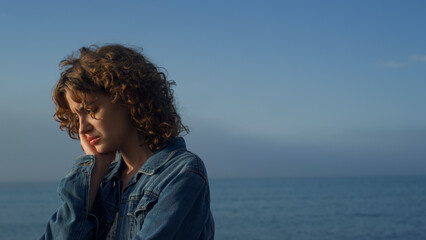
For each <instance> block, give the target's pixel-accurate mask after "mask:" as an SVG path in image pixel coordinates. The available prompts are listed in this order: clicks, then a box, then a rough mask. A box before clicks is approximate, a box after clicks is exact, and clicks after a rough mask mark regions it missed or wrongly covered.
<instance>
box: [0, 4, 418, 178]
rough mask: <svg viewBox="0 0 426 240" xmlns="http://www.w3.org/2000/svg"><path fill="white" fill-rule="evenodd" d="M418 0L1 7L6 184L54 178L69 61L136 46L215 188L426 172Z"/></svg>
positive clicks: (68, 147) (62, 164) (66, 161)
mask: <svg viewBox="0 0 426 240" xmlns="http://www.w3.org/2000/svg"><path fill="white" fill-rule="evenodd" d="M424 9H426V3H425V2H423V1H405V2H402V1H214V2H213V1H212V2H201V1H156V2H154V1H127V2H126V3H118V2H114V1H103V2H102V3H101V2H94V1H90V2H87V1H68V2H65V3H60V2H58V1H51V2H48V1H14V2H10V1H3V0H0V32H1V38H0V46H1V52H2V54H1V55H0V64H1V68H0V69H1V70H0V110H1V115H0V150H1V152H2V156H3V157H2V160H1V161H2V168H1V169H0V181H52V180H53V181H57V180H58V179H60V178H61V177H62V176H63V175H65V174H66V172H67V171H68V169H69V167H70V166H71V164H72V162H73V161H74V159H75V158H76V156H78V155H80V154H82V152H81V150H80V148H79V144H78V142H76V141H74V140H70V139H68V137H67V135H66V134H65V133H61V132H59V130H57V127H58V125H57V123H56V122H55V121H54V120H53V119H52V115H53V112H54V105H53V103H52V102H51V92H52V88H53V86H54V84H55V83H56V81H57V80H58V76H59V74H60V70H59V69H58V63H59V61H60V60H61V59H63V58H64V57H66V56H67V55H69V54H71V53H72V52H73V51H76V50H78V49H79V48H80V47H82V46H88V45H90V44H105V43H121V44H125V45H127V46H131V47H141V48H143V52H144V53H145V55H146V56H147V57H148V58H149V59H150V60H151V61H152V62H154V63H155V64H156V65H157V66H159V67H164V68H165V69H167V72H168V76H169V78H170V79H172V80H175V81H176V82H177V86H176V87H175V95H176V100H177V105H178V109H179V111H180V112H181V114H182V116H183V119H184V121H185V123H186V124H187V125H188V126H189V127H190V129H191V133H190V134H189V135H187V136H186V137H185V138H186V140H187V144H188V148H189V149H190V150H192V151H193V152H196V153H197V154H199V155H200V156H201V157H202V158H203V160H204V161H205V163H206V166H207V168H208V172H209V175H210V177H212V178H223V177H225V178H229V177H293V176H353V175H406V174H410V175H412V174H425V173H426V147H425V145H426V111H425V106H426V94H424V92H425V90H426V79H425V77H426V44H425V43H426V32H425V31H424V25H425V23H426V17H425V14H424Z"/></svg>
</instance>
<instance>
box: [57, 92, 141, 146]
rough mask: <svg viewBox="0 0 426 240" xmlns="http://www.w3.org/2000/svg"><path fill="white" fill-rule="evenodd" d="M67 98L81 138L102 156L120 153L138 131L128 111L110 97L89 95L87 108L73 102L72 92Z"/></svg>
mask: <svg viewBox="0 0 426 240" xmlns="http://www.w3.org/2000/svg"><path fill="white" fill-rule="evenodd" d="M65 97H66V99H67V101H68V106H69V108H70V110H71V111H72V112H73V113H74V114H75V117H76V118H78V122H79V134H80V138H81V137H82V135H84V136H85V137H86V138H87V140H88V142H89V143H90V145H92V146H94V147H95V149H96V151H97V152H99V153H110V152H114V151H116V150H117V149H118V148H121V147H122V146H123V145H124V144H125V143H126V140H128V136H131V135H132V134H134V133H135V131H137V130H136V128H134V127H133V125H132V124H131V121H130V114H129V111H128V110H127V108H125V107H124V106H122V105H120V104H116V103H112V102H111V100H110V98H109V97H108V96H106V95H103V94H86V97H85V100H86V106H85V107H84V106H83V104H82V103H79V102H76V101H74V100H73V99H72V97H71V94H70V91H66V94H65Z"/></svg>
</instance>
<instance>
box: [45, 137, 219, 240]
mask: <svg viewBox="0 0 426 240" xmlns="http://www.w3.org/2000/svg"><path fill="white" fill-rule="evenodd" d="M94 163H95V159H94V156H93V155H85V156H81V157H80V158H78V159H77V161H76V163H75V164H74V166H73V167H72V170H71V171H70V173H69V174H68V175H67V176H66V177H65V178H64V179H63V180H62V181H61V183H60V185H59V187H58V192H59V195H60V197H61V198H62V200H63V205H62V206H61V207H60V208H59V209H58V211H57V212H56V213H54V214H53V216H52V217H51V218H50V220H49V222H48V224H47V227H46V232H45V233H44V235H43V236H42V237H41V239H105V238H106V236H107V234H108V232H109V230H110V228H111V225H112V224H113V221H114V218H115V216H116V213H118V222H117V232H116V239H213V238H214V220H213V216H212V214H211V211H210V192H209V184H208V180H207V174H206V169H205V167H204V164H203V162H202V161H201V159H200V158H199V157H198V156H196V155H195V154H193V153H191V152H189V151H187V150H186V146H185V141H184V140H183V138H176V139H174V140H172V141H170V142H169V144H168V145H167V147H166V148H164V149H162V150H160V151H157V152H155V153H154V154H153V155H152V156H151V157H150V158H149V159H148V160H147V161H146V163H145V164H144V165H143V166H142V168H141V169H140V170H139V172H138V173H137V174H136V175H135V176H133V178H132V179H131V180H130V182H129V184H128V185H127V187H126V188H125V189H124V192H123V195H122V196H121V198H120V188H121V180H120V172H121V171H120V169H122V165H123V164H124V163H123V161H122V160H121V157H118V158H117V160H116V161H114V162H113V163H112V164H111V167H110V170H109V172H108V174H107V175H106V176H105V178H104V180H103V181H102V183H101V185H100V188H99V191H98V193H97V196H96V200H95V203H94V206H93V209H92V211H91V212H88V199H89V185H90V184H89V183H90V173H91V171H92V168H93V166H94Z"/></svg>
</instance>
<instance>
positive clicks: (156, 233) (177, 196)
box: [134, 171, 214, 240]
mask: <svg viewBox="0 0 426 240" xmlns="http://www.w3.org/2000/svg"><path fill="white" fill-rule="evenodd" d="M209 218H211V213H210V194H209V186H208V183H207V181H206V179H205V178H203V177H202V176H201V175H200V174H198V173H196V172H191V171H187V172H183V173H181V174H179V175H178V176H176V177H175V178H174V179H173V180H172V181H171V182H170V183H169V184H168V185H167V186H166V187H165V189H163V190H162V193H160V195H159V197H158V201H157V202H156V203H155V205H154V206H153V208H152V209H151V210H150V211H149V212H148V213H147V214H146V216H145V219H144V223H143V226H142V229H141V230H140V231H139V232H138V233H137V234H136V236H135V237H134V239H138V240H142V239H144V240H146V239H162V240H164V239H211V238H213V236H205V234H210V235H212V234H213V232H214V230H212V229H211V228H214V226H213V221H209V220H212V219H209ZM207 222H210V223H211V226H206V225H207V224H206V223H207Z"/></svg>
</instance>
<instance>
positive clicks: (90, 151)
mask: <svg viewBox="0 0 426 240" xmlns="http://www.w3.org/2000/svg"><path fill="white" fill-rule="evenodd" d="M80 144H81V148H82V149H83V151H84V152H85V153H86V154H87V155H95V158H96V159H97V160H99V161H98V162H102V163H106V164H108V166H109V164H111V162H112V161H114V159H115V154H116V151H113V152H109V153H99V152H98V151H97V150H96V148H95V146H93V145H91V144H90V142H89V141H88V140H87V137H86V136H85V135H84V134H83V135H80Z"/></svg>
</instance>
